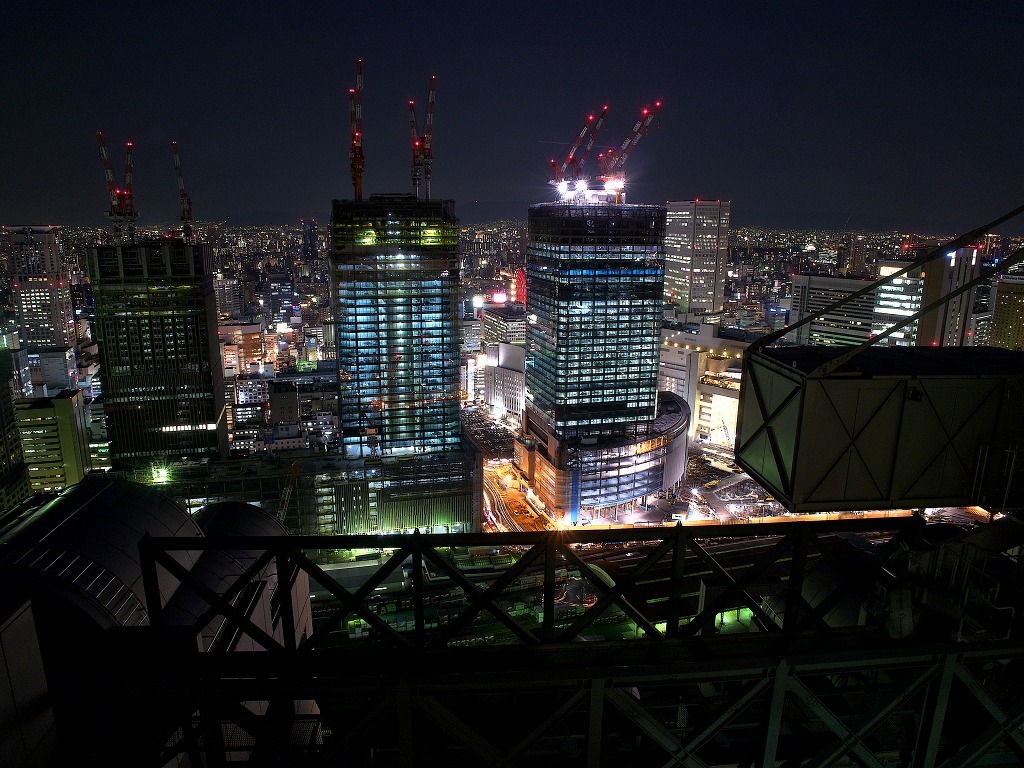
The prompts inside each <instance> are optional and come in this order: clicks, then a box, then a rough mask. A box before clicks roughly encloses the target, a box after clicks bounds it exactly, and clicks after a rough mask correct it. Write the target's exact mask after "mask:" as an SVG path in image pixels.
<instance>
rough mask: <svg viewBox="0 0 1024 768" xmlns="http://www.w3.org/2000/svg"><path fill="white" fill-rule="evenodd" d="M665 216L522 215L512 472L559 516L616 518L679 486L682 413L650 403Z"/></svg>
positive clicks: (632, 212)
mask: <svg viewBox="0 0 1024 768" xmlns="http://www.w3.org/2000/svg"><path fill="white" fill-rule="evenodd" d="M664 238H665V209H664V208H663V207H661V206H654V205H625V204H615V203H603V202H595V203H577V202H559V203H541V204H539V205H534V206H532V207H531V208H530V247H529V251H528V252H527V265H526V273H527V279H528V290H527V305H526V313H527V318H528V321H529V326H528V328H527V342H528V347H529V352H530V353H531V354H532V360H528V361H527V367H526V389H527V393H526V398H527V399H526V425H525V434H526V436H527V437H526V439H524V440H520V441H519V443H518V444H517V445H516V458H517V463H518V464H519V466H520V468H521V469H523V471H524V472H525V473H526V475H527V477H528V478H530V480H531V483H532V485H533V488H534V490H535V491H536V492H537V494H538V495H539V496H540V498H541V499H542V500H543V501H544V503H545V504H546V505H547V506H548V508H549V512H550V513H551V514H552V515H554V516H556V517H559V518H565V519H568V520H571V521H574V522H575V521H577V518H579V517H581V516H582V517H583V518H584V519H586V518H588V517H591V516H598V515H603V514H606V513H607V512H608V510H611V512H610V514H615V513H616V512H617V511H619V510H620V509H624V508H626V507H629V506H631V505H632V503H633V502H634V501H635V500H637V499H639V498H641V497H643V496H645V495H647V494H650V493H655V492H656V491H658V490H660V489H661V488H662V487H663V484H664V483H665V481H666V479H667V478H669V475H673V476H672V477H671V478H670V479H669V484H671V482H674V481H675V480H678V479H679V476H680V475H681V474H682V466H684V465H685V454H686V451H685V440H686V426H687V423H688V410H687V407H686V404H685V403H683V401H682V400H681V399H680V398H678V397H676V396H675V395H671V394H669V393H663V394H662V396H661V397H660V398H659V395H658V360H659V342H660V337H661V321H662V315H663V294H662V291H663V281H664V265H665V255H664V254H665V251H664V247H665V246H664Z"/></svg>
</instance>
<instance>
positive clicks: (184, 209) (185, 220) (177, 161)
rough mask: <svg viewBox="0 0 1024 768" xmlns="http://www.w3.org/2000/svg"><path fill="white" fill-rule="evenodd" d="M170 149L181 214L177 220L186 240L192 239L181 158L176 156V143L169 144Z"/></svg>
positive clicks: (189, 210)
mask: <svg viewBox="0 0 1024 768" xmlns="http://www.w3.org/2000/svg"><path fill="white" fill-rule="evenodd" d="M171 149H172V150H173V152H174V172H175V174H176V175H177V177H178V200H179V202H180V203H181V214H180V215H179V216H178V220H179V221H181V231H182V234H183V235H184V237H185V239H186V240H191V239H192V198H191V197H189V195H188V192H186V191H185V176H184V174H182V172H181V156H180V155H179V154H178V142H176V141H172V142H171Z"/></svg>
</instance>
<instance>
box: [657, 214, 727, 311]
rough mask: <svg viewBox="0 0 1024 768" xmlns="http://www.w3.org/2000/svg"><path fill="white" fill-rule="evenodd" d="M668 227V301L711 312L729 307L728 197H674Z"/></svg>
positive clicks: (666, 299) (686, 309)
mask: <svg viewBox="0 0 1024 768" xmlns="http://www.w3.org/2000/svg"><path fill="white" fill-rule="evenodd" d="M667 207H668V218H667V221H666V230H665V301H666V303H668V304H671V305H673V306H674V307H675V308H677V309H678V311H680V312H686V313H690V314H696V315H707V314H713V313H715V312H721V311H722V309H723V308H724V307H725V273H726V270H727V268H728V263H727V257H728V253H729V208H730V204H729V202H728V201H725V200H670V201H669V202H668V204H667Z"/></svg>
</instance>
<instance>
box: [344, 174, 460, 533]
mask: <svg viewBox="0 0 1024 768" xmlns="http://www.w3.org/2000/svg"><path fill="white" fill-rule="evenodd" d="M331 239H332V247H331V268H332V275H333V278H332V285H331V292H332V296H331V299H332V302H333V305H334V309H335V319H336V335H337V353H338V378H339V387H340V394H339V416H340V421H341V432H342V436H341V450H342V452H343V453H344V455H345V457H346V458H347V459H350V460H352V461H353V462H362V464H361V465H360V466H361V468H356V469H354V470H353V473H352V475H351V476H352V477H353V478H354V481H355V482H356V487H353V488H349V489H348V490H347V491H346V493H347V494H348V495H347V496H346V498H345V499H344V500H339V509H343V510H344V512H343V514H344V515H345V516H346V520H345V521H342V522H341V524H340V526H339V528H340V530H342V531H343V532H352V533H357V532H364V531H365V532H369V531H381V530H404V529H407V528H421V529H422V528H428V529H434V528H435V527H437V526H445V527H447V529H449V530H452V529H458V530H469V529H470V528H471V527H473V526H474V518H475V515H476V513H475V508H476V507H478V505H476V504H474V502H473V497H474V494H473V480H474V471H473V466H472V461H471V459H470V458H469V456H468V455H467V454H465V453H464V452H463V450H462V437H461V432H462V427H461V422H460V420H459V408H460V398H459V391H460V390H459V314H458V289H459V257H458V239H459V229H458V219H457V218H456V217H455V205H454V203H453V202H452V201H450V200H417V199H416V198H415V196H413V195H405V194H395V195H371V196H370V197H369V199H368V200H362V201H351V200H336V201H334V207H333V215H332V221H331Z"/></svg>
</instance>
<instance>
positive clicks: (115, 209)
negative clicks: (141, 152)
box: [96, 131, 139, 243]
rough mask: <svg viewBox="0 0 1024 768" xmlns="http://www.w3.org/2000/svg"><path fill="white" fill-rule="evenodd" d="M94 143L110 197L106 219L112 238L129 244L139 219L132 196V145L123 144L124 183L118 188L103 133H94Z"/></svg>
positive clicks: (133, 237) (127, 142)
mask: <svg viewBox="0 0 1024 768" xmlns="http://www.w3.org/2000/svg"><path fill="white" fill-rule="evenodd" d="M96 142H97V143H98V144H99V147H100V162H101V163H103V176H104V178H105V179H106V182H107V193H108V195H109V196H110V210H108V211H107V212H106V215H107V217H108V218H109V219H110V221H111V223H112V224H113V225H114V236H115V238H116V239H117V241H118V242H119V243H123V242H131V241H132V240H134V239H135V222H136V221H137V220H138V218H139V212H138V211H136V210H135V200H134V198H133V196H132V170H133V168H134V165H133V162H132V148H133V147H134V144H132V142H130V141H126V142H125V144H124V152H125V167H124V183H123V184H122V185H121V186H120V187H118V186H117V185H116V184H115V183H114V171H113V169H112V168H111V166H110V155H109V153H108V152H107V142H106V139H105V138H104V136H103V131H97V132H96Z"/></svg>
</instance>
